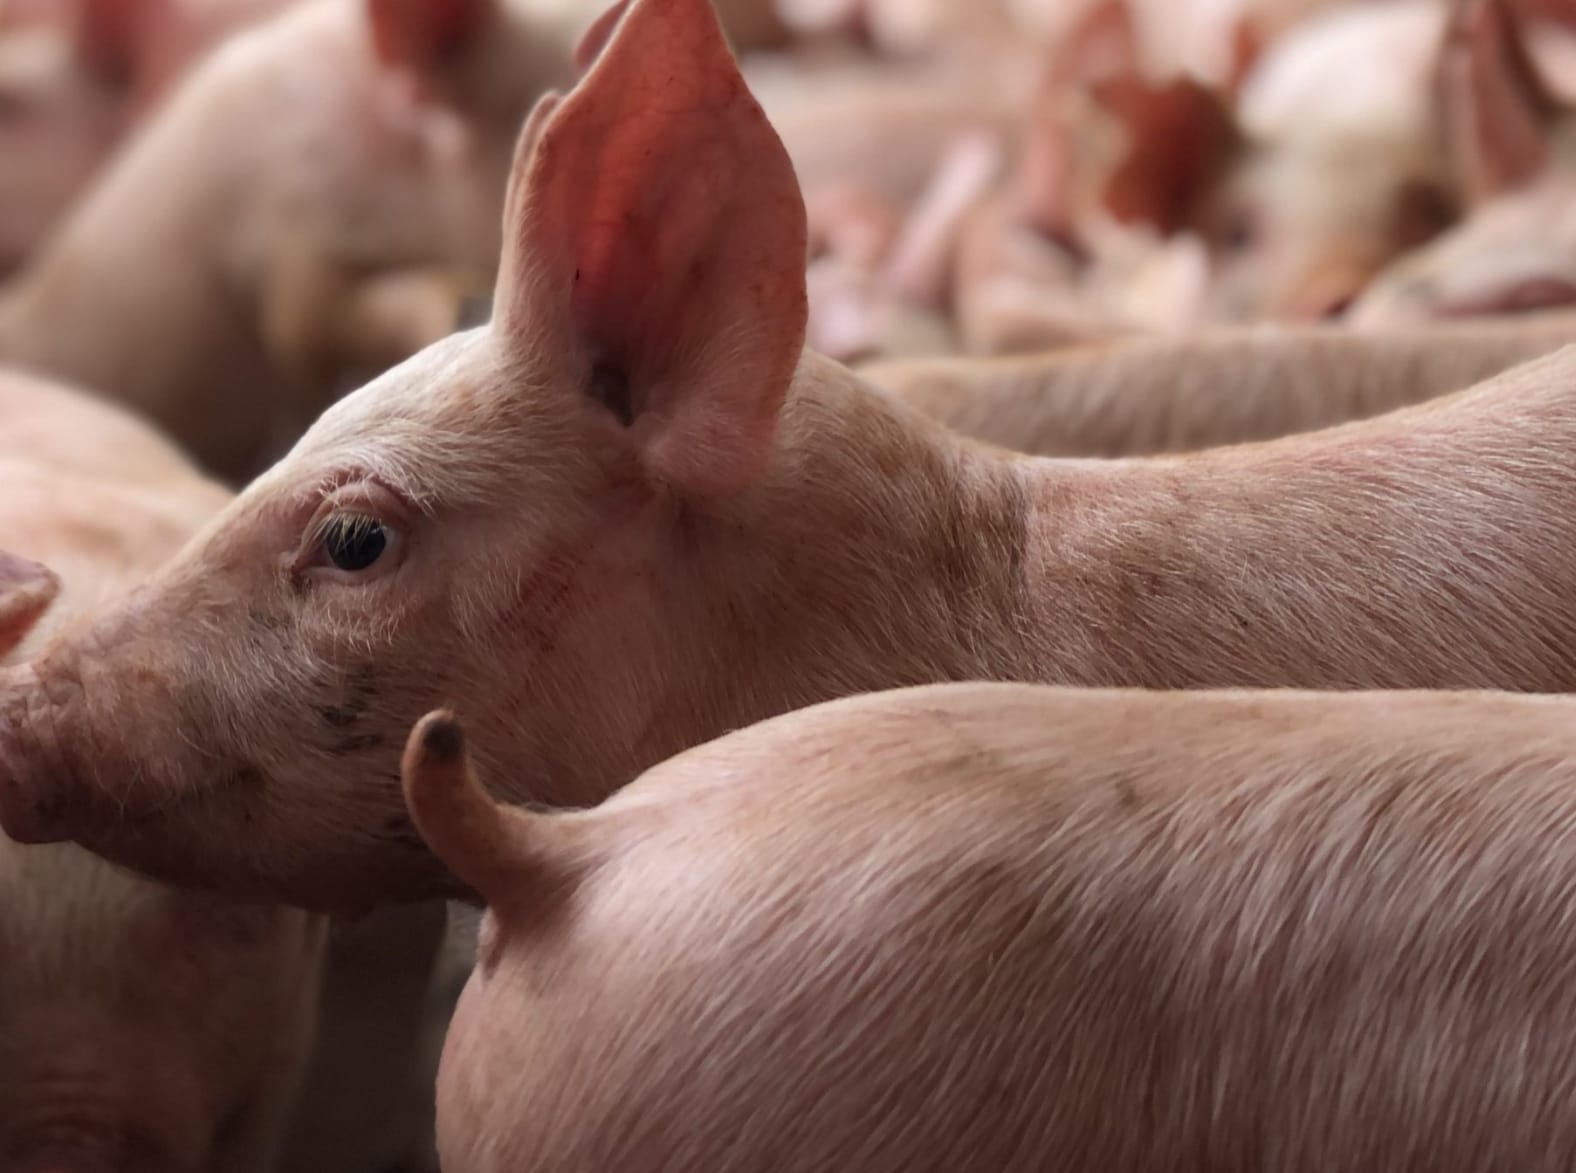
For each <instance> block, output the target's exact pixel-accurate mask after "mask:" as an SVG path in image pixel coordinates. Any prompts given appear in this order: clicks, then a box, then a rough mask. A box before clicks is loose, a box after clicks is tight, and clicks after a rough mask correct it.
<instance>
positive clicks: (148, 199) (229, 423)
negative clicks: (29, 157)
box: [0, 104, 279, 464]
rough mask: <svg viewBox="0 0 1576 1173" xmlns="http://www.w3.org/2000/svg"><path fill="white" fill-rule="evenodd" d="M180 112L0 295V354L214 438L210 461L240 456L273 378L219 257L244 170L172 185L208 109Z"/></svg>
mask: <svg viewBox="0 0 1576 1173" xmlns="http://www.w3.org/2000/svg"><path fill="white" fill-rule="evenodd" d="M181 113H183V114H184V115H186V116H187V117H186V118H184V119H181V120H170V119H164V118H160V119H156V120H155V121H154V122H153V123H151V124H150V125H149V126H148V128H147V130H146V132H145V133H144V134H143V135H142V136H141V137H139V138H137V139H135V140H133V141H132V142H131V143H130V144H129V146H128V149H127V150H126V152H125V153H124V154H123V155H121V156H120V158H119V159H118V160H117V161H116V162H115V163H113V164H112V165H111V170H110V172H109V173H108V174H107V175H106V177H105V178H104V180H103V181H102V182H101V183H100V184H99V185H98V187H97V188H96V189H95V190H93V191H92V192H91V193H90V195H89V196H88V197H87V199H86V200H85V202H84V203H83V204H82V205H81V206H80V207H79V208H78V209H77V210H76V212H75V213H73V215H72V216H71V217H70V218H69V219H68V221H67V222H66V224H65V225H64V226H63V228H62V229H61V231H60V233H59V235H58V236H57V237H56V238H55V239H54V240H53V241H52V242H51V243H50V244H49V245H48V246H47V247H46V248H45V249H44V250H43V252H42V254H41V256H40V257H39V259H38V260H37V261H36V262H35V263H34V264H33V265H32V266H31V267H30V268H29V269H27V270H26V271H24V272H23V273H22V274H21V275H19V276H18V277H17V278H16V279H15V280H14V282H13V283H12V284H10V285H9V286H7V287H6V288H5V289H4V290H0V362H5V363H8V364H12V365H15V366H19V367H22V368H25V369H30V370H35V371H38V372H40V373H44V374H49V375H52V376H54V377H56V378H59V379H62V380H65V381H69V382H72V383H76V384H78V385H80V386H82V387H84V388H88V389H92V390H96V391H99V392H101V393H104V394H106V395H109V396H111V397H112V398H114V399H116V400H118V401H119V402H122V403H124V404H126V405H127V406H129V407H131V408H133V409H134V410H137V411H140V412H142V413H143V414H144V415H146V416H148V417H150V418H152V419H153V420H155V421H156V422H158V423H159V424H161V425H163V426H164V427H165V428H166V429H168V430H169V431H171V432H172V433H174V435H175V436H176V438H177V439H179V440H181V441H184V442H186V443H187V444H188V445H189V444H190V443H191V442H192V437H193V436H194V435H198V436H202V437H204V438H206V439H208V440H210V441H213V440H215V439H217V442H218V444H219V449H220V450H219V453H218V457H219V459H218V460H217V461H216V462H215V463H219V464H227V463H231V461H230V460H229V458H228V457H227V455H226V453H227V452H228V451H230V450H234V451H236V453H237V457H236V460H235V462H234V463H245V462H246V460H247V459H248V458H249V456H250V454H247V455H241V454H240V453H241V450H242V449H246V448H248V447H249V446H251V445H255V444H256V443H257V433H258V432H259V431H261V430H262V423H261V422H260V421H261V420H262V419H263V418H264V417H262V416H260V415H259V414H258V411H257V410H254V409H261V408H262V407H263V406H264V405H266V404H267V402H268V400H269V394H268V392H270V391H271V390H273V389H275V388H276V386H277V380H278V379H279V375H278V373H277V372H276V371H275V370H274V369H273V368H272V367H271V366H270V364H269V362H268V361H267V358H266V352H265V350H264V348H263V345H262V341H261V339H260V337H259V335H258V331H257V327H256V324H255V322H256V318H255V314H253V313H251V312H250V307H248V305H247V304H246V302H245V299H244V295H243V293H242V288H243V286H242V284H241V282H240V281H239V280H238V279H237V275H236V274H234V273H233V272H231V271H230V270H229V268H228V258H227V257H226V254H225V251H224V248H225V245H224V240H225V237H224V233H225V232H226V231H233V224H234V215H235V209H237V208H239V207H241V206H243V199H242V196H243V195H244V192H243V190H242V186H243V184H244V178H243V177H242V176H240V175H236V174H226V173H224V172H223V171H222V170H221V169H219V168H218V167H217V166H216V167H215V168H213V170H212V172H211V173H210V174H207V175H205V176H204V181H203V182H202V183H200V184H189V183H179V182H175V181H172V180H171V176H176V175H182V174H186V173H188V172H189V171H190V169H191V167H192V166H193V160H192V159H191V158H190V157H189V151H188V149H187V148H188V147H189V145H190V144H189V141H183V139H182V134H183V130H184V127H183V125H182V124H183V123H184V122H186V121H189V120H190V118H191V117H194V116H195V117H201V116H203V115H204V114H206V113H207V112H206V111H202V110H193V109H192V108H191V106H190V105H189V104H188V105H186V106H184V107H183V109H182V111H181ZM215 387H223V388H224V389H225V394H223V395H215V394H214V393H213V392H214V388H215ZM205 455H210V456H211V455H213V453H211V452H208V453H205Z"/></svg>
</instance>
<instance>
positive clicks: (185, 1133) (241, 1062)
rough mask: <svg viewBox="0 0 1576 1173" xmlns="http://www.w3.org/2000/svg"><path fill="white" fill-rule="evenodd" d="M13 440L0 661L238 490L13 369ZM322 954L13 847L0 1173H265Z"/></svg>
mask: <svg viewBox="0 0 1576 1173" xmlns="http://www.w3.org/2000/svg"><path fill="white" fill-rule="evenodd" d="M46 418H52V420H53V427H45V426H44V421H45V419H46ZM0 436H3V437H4V442H3V444H0V535H3V540H4V541H5V542H6V544H7V545H9V546H11V547H13V548H14V549H17V550H20V551H23V552H24V553H25V554H26V555H27V558H25V559H24V558H19V557H16V556H12V555H7V556H4V557H0V656H3V657H4V658H5V662H6V663H10V664H15V663H18V662H20V661H21V659H22V658H24V657H25V656H26V655H28V654H29V653H30V652H32V651H35V650H36V648H37V647H38V645H39V643H40V642H41V641H42V640H43V639H44V637H45V636H46V635H47V634H48V633H52V632H56V631H59V630H61V629H63V628H64V627H66V626H67V625H68V624H69V622H70V621H71V620H72V619H73V618H74V617H76V616H77V615H79V614H80V613H81V612H83V611H84V610H87V609H88V608H90V607H91V606H93V605H94V604H95V603H98V602H101V601H104V600H108V599H112V598H115V597H118V596H120V595H123V594H125V593H126V592H128V591H129V590H130V589H131V587H132V586H133V585H134V584H135V583H136V582H137V581H138V580H140V579H141V578H143V577H145V576H146V575H147V574H148V573H150V572H151V571H152V570H153V568H154V567H156V566H157V565H158V564H159V563H160V562H161V561H163V560H164V559H166V558H167V557H169V555H170V554H171V553H173V552H174V550H175V549H176V548H178V547H179V545H180V544H181V543H182V542H184V541H185V540H186V538H187V537H188V536H189V535H190V534H191V533H192V532H193V530H195V529H196V528H197V527H198V525H199V524H200V523H201V522H202V521H204V520H206V519H207V517H209V516H210V515H212V514H213V513H214V512H216V511H217V510H218V509H219V508H220V507H221V506H222V505H223V503H224V502H225V500H226V499H227V494H225V493H224V492H223V491H222V490H220V489H219V488H218V487H217V486H214V485H211V484H209V483H208V482H206V481H204V480H203V479H201V478H200V477H198V476H197V475H196V474H195V473H194V472H193V471H192V469H191V467H190V466H189V465H188V464H187V463H186V462H185V461H184V460H183V459H182V458H180V457H179V456H178V455H176V454H175V453H174V451H173V450H172V449H170V448H169V446H168V445H167V444H165V443H164V442H163V441H162V440H160V439H158V438H157V437H155V436H153V435H151V434H150V433H148V432H147V431H146V429H143V428H140V427H139V426H138V425H136V424H135V423H134V422H132V421H130V420H128V419H125V418H124V417H122V416H121V415H120V414H119V413H118V412H114V411H111V410H109V409H107V408H104V407H102V406H99V405H97V404H95V403H93V402H92V401H90V400H87V399H84V398H81V397H78V396H75V395H72V394H70V393H68V392H65V391H63V390H60V389H57V388H53V387H50V386H47V385H44V384H41V383H38V382H35V381H33V380H29V379H23V378H16V377H13V376H10V375H4V376H0ZM32 558H43V559H48V561H49V562H50V563H51V564H52V565H53V566H55V567H57V568H58V569H59V572H60V577H59V578H57V577H56V576H55V575H54V574H53V573H51V572H48V571H45V570H44V569H43V568H42V567H41V566H39V565H38V564H37V563H35V562H32V561H31V560H30V559H32ZM172 813H173V812H172ZM322 943H323V924H322V921H321V920H320V919H319V918H316V917H312V916H308V915H307V914H305V913H302V912H299V911H295V910H291V909H286V908H282V907H279V906H275V905H257V904H243V903H238V902H235V901H231V900H227V899H224V898H220V897H215V896H211V895H204V894H199V893H191V892H182V891H178V890H176V889H172V888H166V887H164V886H162V885H159V884H155V883H153V882H151V881H148V880H144V879H141V878H139V877H136V876H133V875H131V874H129V873H126V872H123V871H120V870H117V869H115V868H113V867H111V866H110V865H108V864H106V863H104V862H103V861H102V860H99V859H97V858H95V857H94V856H92V855H89V854H88V853H87V852H85V851H82V850H80V849H78V848H75V847H71V846H66V845H57V846H50V847H22V846H19V845H18V844H16V843H14V842H12V841H11V840H9V839H6V838H4V837H3V836H0V1168H3V1169H5V1170H6V1171H7V1173H53V1171H56V1170H63V1169H71V1170H77V1171H80V1173H98V1171H102V1173H110V1171H112V1170H113V1171H121V1173H130V1171H132V1170H148V1171H150V1173H151V1171H152V1170H160V1171H167V1173H268V1171H269V1170H272V1169H273V1168H275V1158H276V1156H277V1155H278V1153H279V1151H280V1146H281V1143H282V1140H283V1137H284V1135H285V1133H286V1132H287V1130H288V1127H289V1123H290V1113H291V1110H292V1107H293V1105H294V1101H295V1096H296V1091H297V1087H298V1085H299V1083H300V1080H301V1077H302V1073H303V1071H304V1069H305V1067H306V1064H307V1060H308V1057H309V1055H310V1053H311V1049H312V1044H313V1031H314V1024H315V1018H316V1009H317V993H318V985H317V983H318V975H319V968H320V964H321V955H322Z"/></svg>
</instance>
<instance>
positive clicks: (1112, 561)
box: [648, 360, 1576, 752]
mask: <svg viewBox="0 0 1576 1173" xmlns="http://www.w3.org/2000/svg"><path fill="white" fill-rule="evenodd" d="M1550 361H1555V360H1544V362H1545V363H1547V362H1550ZM839 372H840V368H835V367H834V366H833V365H832V364H830V363H825V362H824V361H823V360H813V361H809V362H807V364H806V368H805V370H804V372H803V373H802V374H801V379H800V382H801V384H803V385H805V388H806V390H805V391H804V392H803V393H800V394H797V395H796V396H795V399H794V401H792V402H791V403H790V405H789V407H788V408H787V410H786V413H785V417H784V429H783V430H784V436H783V439H782V441H781V446H780V450H779V453H778V461H777V468H776V471H775V473H774V475H773V476H772V478H771V479H770V480H769V481H768V483H767V484H765V485H764V486H762V487H761V488H760V489H759V490H757V491H755V492H753V493H752V494H750V496H749V499H748V500H745V501H742V502H739V503H738V505H737V510H736V513H735V514H734V515H733V516H732V517H729V518H727V519H726V522H727V524H726V526H725V530H726V533H727V538H726V540H724V539H722V538H720V537H719V539H718V540H717V541H715V542H713V543H711V544H710V546H709V547H708V548H707V549H706V551H705V553H704V554H703V556H702V557H703V561H702V563H701V565H699V566H698V567H697V570H698V573H699V576H700V577H699V580H698V583H697V581H696V580H691V581H690V586H691V587H692V588H694V589H691V591H690V592H689V599H688V600H687V604H688V609H686V608H685V606H683V605H679V606H675V607H673V608H672V609H671V611H670V613H671V614H673V615H674V617H675V618H676V619H677V620H678V622H677V623H675V624H673V625H672V626H671V629H670V630H671V631H672V632H673V636H672V639H673V641H674V642H673V645H672V646H671V647H670V648H669V649H668V652H669V657H668V660H667V662H668V663H670V664H680V663H682V662H683V660H684V657H685V655H686V649H685V647H684V641H685V640H686V639H688V638H691V637H692V636H693V633H695V632H697V631H708V632H717V633H718V640H719V641H720V642H719V643H718V644H717V645H715V646H714V647H712V648H711V649H709V653H710V654H709V656H708V660H709V663H710V664H711V665H716V664H725V665H727V666H728V671H727V672H716V671H708V670H703V672H706V673H707V674H706V675H704V677H703V678H704V679H706V680H707V681H709V683H707V684H705V685H703V686H702V688H701V690H700V698H701V699H700V703H698V704H695V705H687V707H688V709H689V711H690V712H692V713H695V714H700V715H701V716H702V717H703V718H704V721H703V724H704V726H705V727H700V726H698V725H695V724H691V725H689V726H688V727H687V728H686V729H685V731H684V733H683V734H682V735H681V736H680V737H679V738H678V739H677V740H678V741H679V742H681V743H682V744H674V743H673V742H672V741H669V743H668V744H664V745H661V746H660V749H661V750H663V751H666V752H672V751H674V750H675V749H677V748H682V746H683V744H693V743H694V742H695V741H698V740H704V739H706V738H708V737H711V736H715V735H717V734H718V733H721V732H722V731H724V730H726V729H728V728H731V727H734V726H736V725H742V724H746V723H749V722H751V721H754V720H759V719H762V718H764V717H766V716H768V715H771V714H774V713H778V712H782V711H785V710H788V709H792V708H796V707H801V706H804V705H808V704H812V703H816V702H820V701H824V700H829V699H832V698H835V697H839V696H844V695H848V694H850V693H856V692H862V691H868V690H879V689H886V688H893V687H900V686H905V685H911V684H918V683H924V682H936V681H951V680H966V679H986V680H1021V681H1040V682H1046V683H1062V684H1071V685H1081V686H1129V687H1157V688H1180V687H1274V686H1296V687H1304V688H1364V687H1366V688H1398V687H1450V688H1506V687H1513V688H1519V689H1526V690H1532V691H1549V692H1565V691H1570V690H1571V689H1572V688H1573V687H1576V667H1573V666H1572V664H1571V662H1570V657H1569V654H1568V651H1569V648H1570V646H1572V643H1573V642H1576V622H1571V621H1568V619H1567V618H1566V616H1567V612H1568V608H1562V607H1560V606H1557V605H1555V603H1554V602H1551V601H1550V600H1549V599H1548V598H1546V597H1545V596H1548V595H1549V593H1550V590H1551V587H1550V584H1552V583H1557V582H1559V581H1561V580H1562V579H1563V578H1568V572H1567V571H1564V570H1563V569H1562V562H1561V553H1560V552H1561V551H1562V550H1563V549H1565V548H1567V547H1568V540H1567V539H1566V538H1565V537H1564V536H1562V535H1563V532H1564V526H1565V522H1564V520H1563V519H1564V518H1565V517H1568V516H1569V515H1570V513H1571V511H1572V510H1573V509H1576V492H1573V491H1572V488H1571V486H1570V484H1569V477H1568V476H1567V475H1566V474H1565V473H1564V472H1563V469H1564V467H1565V465H1566V464H1567V463H1568V454H1567V444H1566V441H1565V440H1564V439H1563V437H1564V436H1565V435H1566V434H1568V433H1569V431H1571V430H1573V429H1576V412H1573V411H1572V406H1573V405H1572V402H1571V400H1572V397H1571V396H1569V395H1562V394H1561V392H1560V383H1561V380H1560V379H1559V378H1557V377H1550V375H1549V374H1548V373H1541V374H1540V373H1539V370H1537V369H1533V368H1528V369H1526V372H1525V373H1516V374H1512V375H1510V376H1506V377H1505V378H1504V379H1502V380H1498V381H1496V382H1494V383H1492V384H1487V385H1485V386H1484V387H1483V388H1482V389H1480V390H1476V391H1471V392H1467V393H1465V394H1464V395H1462V396H1455V397H1451V398H1449V399H1446V400H1441V401H1438V402H1436V403H1432V404H1428V405H1425V406H1423V407H1421V408H1414V409H1411V410H1410V411H1408V412H1407V413H1405V418H1404V419H1402V420H1398V417H1394V416H1392V417H1385V418H1381V419H1378V420H1374V421H1369V422H1367V423H1364V424H1358V425H1352V426H1349V427H1347V428H1341V429H1332V430H1330V431H1327V432H1324V433H1320V434H1318V435H1317V436H1314V437H1294V438H1291V439H1288V440H1284V441H1278V442H1274V443H1270V444H1262V445H1249V446H1243V447H1240V448H1235V449H1221V450H1217V451H1213V452H1207V453H1202V454H1197V455H1194V456H1189V457H1180V458H1170V459H1151V460H1133V461H1076V460H1044V459H1030V458H1023V457H1018V456H1014V455H1010V454H1008V453H1006V452H1004V451H1001V450H998V449H993V448H989V447H986V446H984V445H978V444H974V443H972V442H969V441H966V440H963V439H962V438H960V437H958V436H956V435H955V434H953V433H950V432H948V431H946V430H944V429H942V428H940V427H939V426H936V425H933V424H930V423H929V422H928V421H924V420H922V419H920V418H919V417H918V416H916V415H914V414H913V413H912V412H910V411H909V409H907V408H906V407H904V406H903V405H901V404H899V403H898V402H897V401H895V400H893V399H890V398H887V397H885V396H883V395H881V394H880V393H877V392H874V391H873V390H871V389H869V388H866V387H863V386H862V385H859V384H858V383H857V382H855V381H853V380H852V377H851V376H849V375H847V374H846V372H841V373H839ZM1518 381H1519V383H1518ZM1507 382H1512V383H1518V385H1515V386H1507V385H1506V383H1507ZM1510 397H1516V399H1515V401H1514V402H1511V401H1510ZM1392 421H1397V422H1395V423H1392ZM1507 500H1511V501H1515V502H1517V503H1518V508H1517V509H1516V510H1515V511H1514V516H1513V517H1509V516H1505V515H1504V514H1505V502H1506V501H1507ZM1496 510H1497V511H1498V512H1497V513H1496ZM1486 517H1487V518H1495V517H1499V518H1501V521H1495V522H1494V523H1492V524H1487V525H1485V523H1484V519H1485V518H1486ZM1502 524H1503V526H1504V527H1507V528H1502ZM722 532H723V531H722V530H719V533H722ZM699 584H704V585H699ZM1447 584H1448V589H1446V587H1447ZM728 616H732V617H735V622H734V623H733V625H732V626H731V627H730V626H728V625H727V624H726V623H723V622H720V621H719V617H728ZM1441 632H1448V633H1449V634H1448V636H1447V637H1445V638H1441V635H1440V633H1441ZM693 696H694V694H688V695H687V696H686V698H685V699H686V702H688V701H689V700H690V699H691V698H692V697H693ZM654 727H655V725H654V724H651V725H648V730H649V729H652V728H654ZM654 748H655V747H654Z"/></svg>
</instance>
